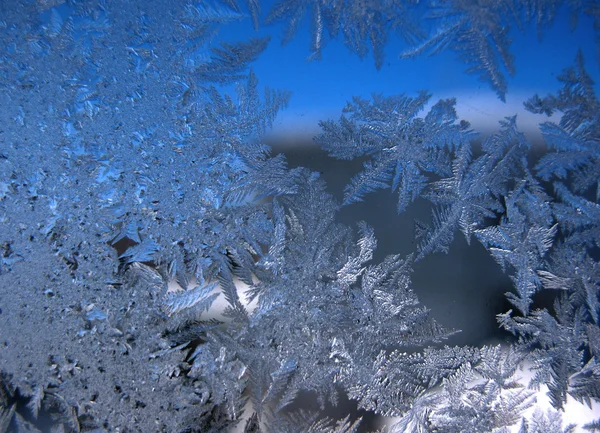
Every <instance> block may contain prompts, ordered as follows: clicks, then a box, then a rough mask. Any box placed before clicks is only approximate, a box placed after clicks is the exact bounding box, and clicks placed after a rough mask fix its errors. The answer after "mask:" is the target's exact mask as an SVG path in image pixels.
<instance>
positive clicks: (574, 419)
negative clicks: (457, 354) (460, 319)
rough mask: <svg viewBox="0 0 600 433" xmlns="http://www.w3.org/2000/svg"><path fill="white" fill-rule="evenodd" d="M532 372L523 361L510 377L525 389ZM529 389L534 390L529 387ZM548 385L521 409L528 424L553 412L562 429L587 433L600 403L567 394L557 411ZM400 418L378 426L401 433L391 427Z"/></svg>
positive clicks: (516, 427)
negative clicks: (550, 396)
mask: <svg viewBox="0 0 600 433" xmlns="http://www.w3.org/2000/svg"><path fill="white" fill-rule="evenodd" d="M533 375H534V373H533V372H532V370H531V364H530V363H525V364H524V365H523V366H522V367H521V369H520V370H519V371H517V372H516V373H515V374H514V375H513V376H512V378H513V379H515V380H516V381H517V382H519V383H520V384H522V385H523V386H524V388H525V389H527V385H528V384H529V382H530V381H531V379H532V378H533ZM475 383H477V381H474V382H473V383H471V384H470V385H474V384H475ZM440 389H441V387H439V386H438V387H435V388H432V389H431V390H430V391H429V392H430V393H432V394H433V393H439V392H440ZM530 390H531V391H535V390H533V389H530ZM547 394H548V387H547V386H546V385H542V386H540V388H539V390H537V391H535V394H534V395H533V399H534V403H533V405H532V406H531V407H530V408H529V409H527V410H525V411H523V413H522V414H521V415H522V418H524V419H526V420H527V421H528V423H529V424H531V423H530V421H531V419H532V417H533V416H534V414H535V413H536V412H538V413H539V412H542V413H544V414H553V413H559V414H560V415H561V418H562V426H563V429H564V428H565V427H567V426H568V425H570V424H575V425H576V426H577V428H576V429H575V432H576V433H587V432H588V430H585V429H583V426H584V425H586V424H588V423H591V422H593V421H595V420H596V419H597V418H598V417H599V416H600V404H598V403H596V402H594V401H592V407H588V406H587V405H585V404H581V403H579V402H578V401H577V400H575V399H573V397H571V396H570V395H567V403H566V404H565V405H564V411H557V410H556V409H554V408H553V407H552V405H551V404H550V398H549V397H548V395H547ZM400 419H401V418H399V417H398V418H383V417H382V418H381V424H380V425H379V426H378V428H380V429H383V428H384V427H387V428H388V429H390V430H389V433H403V432H401V430H397V429H396V430H395V429H393V428H392V427H393V426H394V424H396V423H397V422H399V421H400ZM520 428H521V420H519V421H518V422H517V423H515V424H514V425H512V426H511V427H509V431H510V432H514V433H518V432H519V430H520Z"/></svg>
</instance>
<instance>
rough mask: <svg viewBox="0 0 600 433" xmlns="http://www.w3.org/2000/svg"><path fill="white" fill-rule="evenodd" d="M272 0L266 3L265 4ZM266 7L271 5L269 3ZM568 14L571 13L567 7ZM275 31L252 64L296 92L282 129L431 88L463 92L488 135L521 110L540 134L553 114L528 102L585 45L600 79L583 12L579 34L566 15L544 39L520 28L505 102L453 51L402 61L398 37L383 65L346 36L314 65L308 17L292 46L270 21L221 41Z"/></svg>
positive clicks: (469, 111) (549, 86)
mask: <svg viewBox="0 0 600 433" xmlns="http://www.w3.org/2000/svg"><path fill="white" fill-rule="evenodd" d="M265 3H266V2H265ZM263 9H264V12H266V11H268V8H267V7H266V6H265V5H263ZM563 12H566V11H563ZM265 35H271V36H272V40H271V43H270V44H269V47H268V48H267V50H266V51H265V52H264V53H263V54H262V55H261V56H260V57H259V59H258V60H257V61H256V62H254V63H253V64H252V68H253V69H254V71H255V72H256V74H257V76H258V78H259V82H260V84H261V85H262V86H265V85H267V86H269V87H271V88H283V89H288V90H291V91H292V92H293V96H292V101H291V103H290V105H289V107H288V109H287V110H286V111H285V112H283V113H282V114H281V115H280V116H279V117H278V119H277V121H276V124H275V127H274V133H275V134H289V133H302V134H306V135H314V133H315V132H318V125H317V122H318V120H319V119H325V118H338V117H339V115H340V113H341V109H342V108H343V107H344V105H345V103H346V101H348V100H350V99H351V98H352V96H354V95H360V96H363V97H369V95H370V94H371V93H373V92H375V93H378V92H381V93H384V94H388V95H391V94H397V93H407V94H409V95H410V94H416V92H417V91H419V90H421V89H427V90H429V92H430V93H432V94H433V98H432V103H433V102H435V101H437V100H438V99H439V98H447V97H456V98H457V110H458V113H459V115H460V116H461V117H462V118H465V119H466V120H469V121H470V122H471V123H472V125H473V126H474V128H475V129H477V130H480V131H482V132H486V131H490V130H494V129H495V127H496V125H497V122H498V120H500V119H502V118H503V117H504V116H509V115H514V114H518V122H519V127H520V128H521V129H522V130H524V132H526V133H528V134H532V135H533V136H535V135H536V130H537V126H536V125H537V124H538V123H540V122H542V121H544V120H545V118H544V117H543V116H539V115H537V116H536V115H532V114H530V113H526V112H525V111H524V110H523V106H522V104H523V101H524V100H526V99H527V98H528V97H530V96H533V95H534V94H535V93H536V92H537V93H540V94H546V93H549V92H555V91H556V90H557V89H558V88H559V87H560V84H559V82H558V81H557V79H556V78H557V77H558V75H560V73H561V71H562V70H563V69H564V68H565V67H567V66H570V65H572V64H573V63H574V60H575V56H576V54H577V50H578V49H582V50H583V52H584V57H585V60H586V67H587V71H588V73H590V74H591V75H592V77H593V79H594V81H596V82H598V81H600V76H599V65H600V62H599V60H598V57H597V45H596V41H595V38H596V35H595V32H594V29H593V22H592V20H591V19H589V18H588V17H584V16H580V17H579V25H578V27H577V28H576V29H575V30H574V31H571V29H570V25H569V16H568V14H567V13H559V14H558V16H557V19H556V21H555V22H554V24H553V25H552V26H551V27H550V28H548V29H546V30H545V31H544V37H543V39H542V40H540V39H539V38H538V34H537V29H536V27H535V24H534V23H531V25H529V26H527V27H526V28H525V29H524V30H523V31H521V30H518V29H517V28H516V27H515V28H513V29H512V37H513V43H512V45H511V50H512V53H513V54H514V55H515V66H516V74H515V76H514V77H510V76H508V74H506V76H507V78H508V94H507V101H506V103H503V102H502V101H500V100H499V99H498V98H497V96H496V94H495V92H494V91H493V90H492V89H491V88H490V86H489V85H488V84H487V83H482V82H480V81H479V80H478V77H477V76H474V75H468V74H466V73H465V72H464V69H465V67H464V65H463V64H462V63H461V62H460V60H458V59H457V58H456V56H455V54H454V53H453V52H450V51H447V52H443V53H441V54H436V55H434V56H431V57H427V56H420V57H417V58H415V59H399V56H398V54H399V53H400V52H402V51H403V50H404V49H406V46H405V45H403V43H402V41H400V40H398V39H393V38H390V42H389V43H388V45H387V47H386V62H385V64H384V66H383V67H382V68H381V70H379V71H378V70H377V69H376V68H375V65H374V61H373V58H372V57H370V56H369V57H367V58H365V59H364V60H361V59H360V58H359V57H358V56H356V55H355V54H352V53H350V52H349V50H348V49H347V48H346V47H345V46H344V45H343V43H342V42H341V41H340V40H332V41H328V43H327V45H326V47H325V49H324V51H323V59H322V60H320V61H313V62H309V61H306V58H307V57H308V55H309V54H310V52H309V40H310V39H309V38H310V35H309V30H308V22H307V20H305V22H304V23H303V26H302V27H301V28H300V29H299V31H298V32H297V34H296V36H295V38H294V39H293V40H292V41H291V42H290V43H289V44H287V45H286V46H284V47H282V46H281V35H282V26H278V25H271V26H265V25H263V26H262V27H261V28H260V29H259V31H258V32H255V31H254V30H253V29H252V26H251V21H250V19H246V20H244V21H242V22H236V23H234V24H231V25H228V26H225V27H224V28H223V30H222V33H221V35H220V36H219V39H220V40H228V41H235V40H246V39H247V38H248V37H251V36H265Z"/></svg>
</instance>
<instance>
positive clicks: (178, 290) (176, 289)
mask: <svg viewBox="0 0 600 433" xmlns="http://www.w3.org/2000/svg"><path fill="white" fill-rule="evenodd" d="M233 282H234V284H235V287H236V288H237V291H238V296H239V297H240V302H241V303H242V304H243V305H244V307H245V308H246V310H247V311H248V313H249V314H252V312H253V311H254V310H255V309H256V305H257V303H258V299H254V300H253V301H252V302H250V303H249V302H248V300H247V295H246V292H247V291H248V290H249V289H250V286H249V285H247V284H246V283H244V282H243V281H241V280H240V279H239V278H236V277H234V278H233ZM197 284H198V283H197V281H196V280H195V279H194V280H192V281H190V283H189V285H188V287H187V288H186V290H192V289H194V288H196V287H197ZM186 290H184V289H183V288H182V287H181V286H180V285H179V284H178V283H177V281H175V280H171V281H170V282H169V288H168V291H167V293H168V294H171V293H173V294H183V293H185V291H186ZM211 294H218V296H217V298H216V300H215V301H214V302H213V303H212V304H211V306H210V309H209V310H208V312H204V313H202V319H206V320H208V319H217V320H223V321H229V319H228V318H225V317H224V316H223V311H225V308H227V305H228V303H227V300H226V299H225V296H224V295H223V291H222V289H221V288H220V287H219V285H218V284H217V285H216V286H215V289H214V290H213V291H212V292H211Z"/></svg>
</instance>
